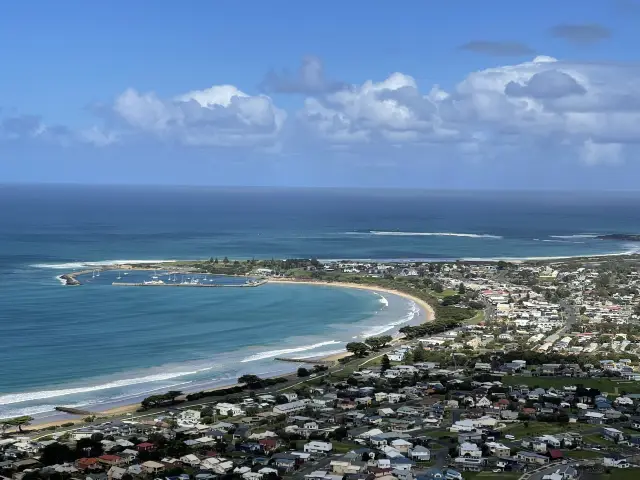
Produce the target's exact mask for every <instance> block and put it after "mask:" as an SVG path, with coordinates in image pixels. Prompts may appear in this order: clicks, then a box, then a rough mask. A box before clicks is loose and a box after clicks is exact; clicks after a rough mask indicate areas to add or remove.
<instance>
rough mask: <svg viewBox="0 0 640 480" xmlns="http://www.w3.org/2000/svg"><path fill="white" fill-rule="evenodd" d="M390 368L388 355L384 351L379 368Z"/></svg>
mask: <svg viewBox="0 0 640 480" xmlns="http://www.w3.org/2000/svg"><path fill="white" fill-rule="evenodd" d="M390 368H391V361H390V360H389V357H388V356H387V354H386V353H385V354H384V355H383V356H382V361H381V362H380V370H382V371H383V372H384V371H386V370H389V369H390Z"/></svg>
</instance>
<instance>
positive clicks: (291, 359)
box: [274, 357, 335, 365]
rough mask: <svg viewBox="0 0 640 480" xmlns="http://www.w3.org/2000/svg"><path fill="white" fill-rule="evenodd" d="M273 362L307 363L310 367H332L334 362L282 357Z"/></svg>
mask: <svg viewBox="0 0 640 480" xmlns="http://www.w3.org/2000/svg"><path fill="white" fill-rule="evenodd" d="M274 360H278V361H279V362H293V363H308V364H311V365H333V364H334V363H335V362H331V361H328V360H314V359H312V358H284V357H276V358H274Z"/></svg>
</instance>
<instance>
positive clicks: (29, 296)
mask: <svg viewBox="0 0 640 480" xmlns="http://www.w3.org/2000/svg"><path fill="white" fill-rule="evenodd" d="M639 207H640V197H639V196H638V195H637V194H615V195H600V196H598V195H589V196H580V195H574V194H564V195H563V194H555V193H548V192H546V193H544V192H542V193H530V194H515V193H502V194H495V193H466V192H411V191H408V192H393V191H391V192H385V191H382V192H381V191H375V192H368V191H357V190H356V191H340V190H338V191H336V190H268V189H203V188H195V189H194V188H192V189H186V188H179V187H175V188H168V187H162V188H159V187H72V186H56V187H54V186H37V187H36V186H12V187H0V329H1V330H0V332H1V336H2V338H1V342H0V365H2V368H0V417H1V416H13V415H17V414H22V413H29V414H37V415H40V416H46V415H50V413H51V411H52V409H53V407H54V406H55V405H61V404H62V405H82V406H89V407H90V408H96V409H97V408H103V407H105V406H113V405H114V404H118V403H126V402H130V401H132V400H133V399H138V398H140V397H141V396H145V395H147V394H148V393H149V392H151V391H155V390H162V389H167V388H169V387H171V388H177V389H182V390H197V389H199V388H204V387H205V386H212V385H219V384H223V383H232V382H233V381H234V380H235V378H237V376H238V375H241V374H243V373H256V374H261V375H267V374H273V373H279V372H283V371H289V370H291V369H292V366H291V365H288V364H282V363H280V362H276V361H274V360H273V358H274V357H276V356H278V355H286V356H308V355H314V356H315V355H319V354H326V353H329V352H335V351H339V350H342V349H343V347H344V344H345V342H347V341H350V340H351V339H353V338H354V337H356V338H362V336H363V335H368V334H377V333H382V332H391V331H393V330H394V329H395V328H397V327H398V325H401V324H402V322H416V321H420V317H419V316H416V312H415V308H414V307H413V306H412V305H411V304H410V302H408V301H407V300H405V299H402V298H399V297H396V296H391V295H386V294H385V297H386V299H382V298H381V297H380V296H378V295H375V294H373V293H371V292H365V291H358V290H353V289H351V290H348V289H339V288H331V287H317V286H304V285H266V286H262V287H258V288H221V289H218V288H215V289H205V288H163V287H160V288H158V287H150V288H134V287H131V288H127V287H114V286H111V285H110V280H111V278H110V277H109V276H110V275H111V276H113V275H117V273H115V272H109V273H103V274H101V276H100V277H99V279H98V280H95V279H92V278H89V279H88V281H87V283H86V284H85V285H83V286H81V287H65V286H62V285H61V283H60V282H59V281H58V280H57V279H56V277H57V276H58V275H60V274H61V273H65V272H68V271H72V270H74V269H85V268H87V267H91V266H93V265H101V264H112V263H115V262H117V261H118V260H157V259H188V258H209V257H211V256H214V257H219V258H222V257H224V256H229V257H231V258H251V257H256V258H271V257H276V258H292V257H306V258H311V257H318V258H372V259H401V258H417V259H455V258H514V257H515V258H518V257H554V256H567V255H585V254H589V255H591V254H610V253H619V252H629V251H635V250H636V249H637V244H629V243H625V242H607V241H601V240H597V239H596V238H594V237H595V235H596V234H598V233H638V232H640V208H639ZM141 275H148V276H149V278H150V277H151V276H152V275H153V273H152V272H148V273H145V274H141ZM387 302H388V304H387Z"/></svg>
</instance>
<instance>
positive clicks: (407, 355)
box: [402, 350, 413, 364]
mask: <svg viewBox="0 0 640 480" xmlns="http://www.w3.org/2000/svg"><path fill="white" fill-rule="evenodd" d="M402 363H404V364H409V363H413V353H411V350H409V351H408V352H407V353H405V354H404V357H402Z"/></svg>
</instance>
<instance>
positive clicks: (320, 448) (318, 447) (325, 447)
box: [304, 441, 333, 454]
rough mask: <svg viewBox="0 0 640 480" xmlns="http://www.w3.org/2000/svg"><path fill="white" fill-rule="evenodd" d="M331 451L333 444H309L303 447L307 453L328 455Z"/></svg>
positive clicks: (315, 442) (314, 442)
mask: <svg viewBox="0 0 640 480" xmlns="http://www.w3.org/2000/svg"><path fill="white" fill-rule="evenodd" d="M331 450H333V444H332V443H330V442H317V441H313V442H309V443H306V444H305V445H304V451H305V452H308V453H325V454H327V453H330V452H331Z"/></svg>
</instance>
